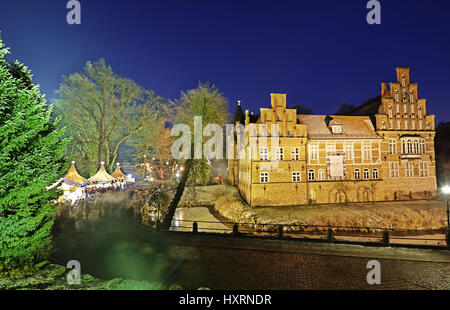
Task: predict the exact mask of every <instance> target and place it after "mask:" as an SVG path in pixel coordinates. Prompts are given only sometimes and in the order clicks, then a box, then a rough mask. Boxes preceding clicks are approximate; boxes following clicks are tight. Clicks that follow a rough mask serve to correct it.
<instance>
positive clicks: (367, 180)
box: [228, 68, 436, 206]
mask: <svg viewBox="0 0 450 310" xmlns="http://www.w3.org/2000/svg"><path fill="white" fill-rule="evenodd" d="M396 75H397V82H393V83H390V85H389V88H388V87H387V83H382V84H381V95H380V96H378V97H376V98H374V99H373V100H370V101H369V102H367V103H366V104H363V105H362V106H360V107H358V108H356V109H355V110H353V111H351V112H350V113H349V115H345V116H337V115H297V111H296V109H289V108H287V106H286V95H285V94H271V107H270V108H261V109H260V114H259V115H253V114H251V113H249V111H248V110H246V111H245V114H244V113H243V111H242V108H241V107H240V104H239V105H238V109H237V110H236V113H235V117H234V119H233V122H234V123H235V124H236V125H238V124H241V125H243V126H244V128H245V131H244V134H243V135H242V138H241V139H239V138H236V139H235V142H237V143H235V146H234V152H235V154H234V155H235V156H234V159H229V161H228V180H229V182H230V183H231V184H233V185H235V186H238V187H239V191H240V193H241V195H242V197H243V198H244V199H245V200H246V201H247V203H248V204H249V205H251V206H286V205H302V204H315V203H317V204H318V203H345V202H366V201H386V200H404V199H423V198H428V197H431V196H432V195H433V194H434V193H435V192H436V173H435V171H436V169H435V153H434V135H435V124H434V115H429V114H427V113H426V100H425V99H419V98H418V87H417V84H416V83H410V80H409V76H410V75H409V68H397V69H396ZM272 125H277V126H272ZM273 130H277V132H276V133H274V132H273ZM274 137H277V138H274ZM275 140H276V141H275ZM239 141H242V143H241V144H239V143H238V142H239ZM275 142H276V143H275Z"/></svg>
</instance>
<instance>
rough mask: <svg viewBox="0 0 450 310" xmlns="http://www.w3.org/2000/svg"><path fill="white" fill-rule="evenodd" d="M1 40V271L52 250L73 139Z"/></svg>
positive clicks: (26, 262) (22, 264)
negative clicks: (59, 183)
mask: <svg viewBox="0 0 450 310" xmlns="http://www.w3.org/2000/svg"><path fill="white" fill-rule="evenodd" d="M8 52H9V51H8V48H6V47H5V45H4V44H3V41H2V40H1V38H0V270H1V269H3V270H4V269H12V268H18V267H25V266H27V265H30V264H31V263H33V262H35V261H37V260H39V259H42V258H43V257H44V256H45V255H46V253H47V252H48V249H49V245H50V241H51V236H50V232H51V228H52V225H53V217H54V215H55V212H56V207H55V206H54V204H52V203H51V200H52V199H54V198H56V197H57V196H58V194H59V193H58V190H57V189H56V188H54V189H51V190H46V187H48V186H49V185H50V184H52V183H54V182H55V181H57V180H58V179H59V178H60V177H61V176H62V173H63V169H64V167H65V162H64V160H63V153H64V150H65V147H66V144H67V141H66V140H64V139H63V133H64V132H63V131H64V129H56V125H57V122H58V121H59V119H58V118H57V119H56V120H54V121H52V120H51V117H50V115H51V107H48V106H47V105H46V100H45V97H44V95H42V94H41V92H40V89H39V86H37V85H34V84H33V82H32V75H31V73H30V71H29V70H28V69H27V67H26V66H24V65H23V64H21V63H19V62H17V61H16V62H15V63H13V64H9V63H8V62H7V61H6V55H7V54H8Z"/></svg>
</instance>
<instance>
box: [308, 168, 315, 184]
mask: <svg viewBox="0 0 450 310" xmlns="http://www.w3.org/2000/svg"><path fill="white" fill-rule="evenodd" d="M308 181H314V170H313V169H309V170H308Z"/></svg>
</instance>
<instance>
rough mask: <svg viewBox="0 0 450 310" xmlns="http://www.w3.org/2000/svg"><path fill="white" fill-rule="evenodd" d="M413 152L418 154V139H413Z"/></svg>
mask: <svg viewBox="0 0 450 310" xmlns="http://www.w3.org/2000/svg"><path fill="white" fill-rule="evenodd" d="M414 154H419V140H417V139H414Z"/></svg>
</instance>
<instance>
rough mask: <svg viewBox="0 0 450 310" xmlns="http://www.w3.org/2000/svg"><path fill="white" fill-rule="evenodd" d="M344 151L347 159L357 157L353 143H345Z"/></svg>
mask: <svg viewBox="0 0 450 310" xmlns="http://www.w3.org/2000/svg"><path fill="white" fill-rule="evenodd" d="M344 153H345V159H346V160H353V158H355V156H354V155H355V154H354V150H353V144H344Z"/></svg>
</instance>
